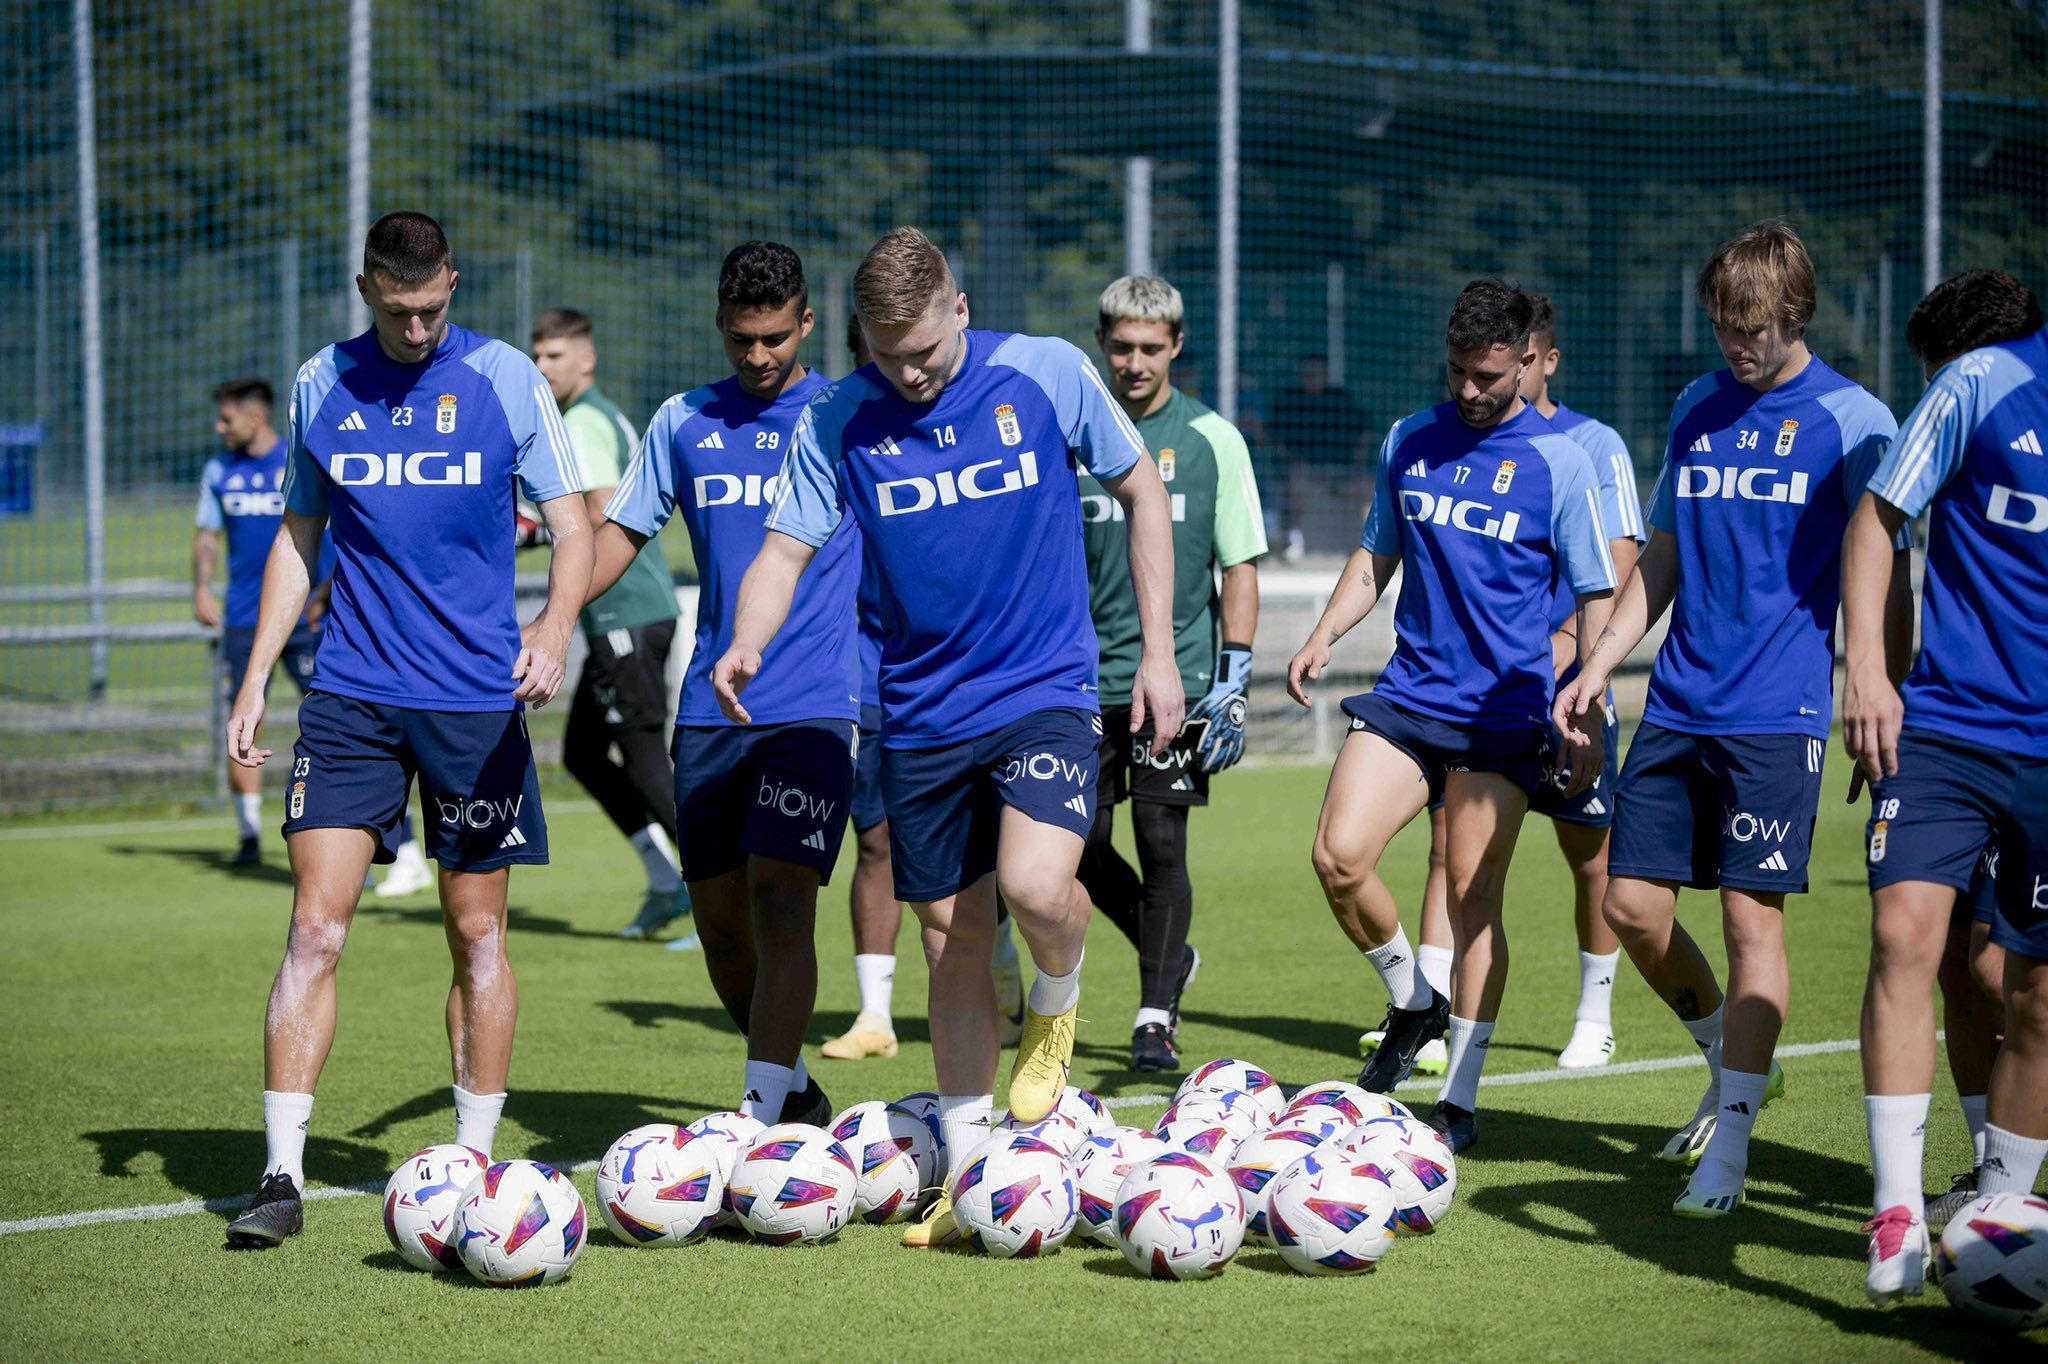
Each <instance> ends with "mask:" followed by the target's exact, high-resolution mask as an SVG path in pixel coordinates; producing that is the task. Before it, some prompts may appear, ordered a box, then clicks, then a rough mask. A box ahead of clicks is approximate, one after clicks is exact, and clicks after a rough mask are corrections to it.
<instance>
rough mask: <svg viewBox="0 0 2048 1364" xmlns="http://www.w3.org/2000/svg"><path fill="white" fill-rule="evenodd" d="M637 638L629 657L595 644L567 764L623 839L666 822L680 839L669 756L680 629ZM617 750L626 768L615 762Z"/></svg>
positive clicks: (659, 627)
mask: <svg viewBox="0 0 2048 1364" xmlns="http://www.w3.org/2000/svg"><path fill="white" fill-rule="evenodd" d="M630 633H631V636H632V641H633V648H632V650H631V651H630V652H629V653H627V654H626V655H625V656H624V657H620V656H619V654H618V653H617V652H616V651H615V650H614V649H613V648H612V644H611V640H610V637H609V636H605V635H600V636H598V637H597V638H595V639H593V640H591V641H590V654H589V657H588V658H586V659H585V661H584V664H583V674H582V676H581V677H579V678H578V679H577V682H576V697H575V699H574V700H573V701H571V702H570V703H569V718H568V721H567V723H566V724H565V725H564V727H563V730H562V766H564V767H566V768H568V769H569V775H570V776H572V777H574V778H576V780H577V781H579V782H581V783H583V787H584V789H585V790H587V791H589V792H590V794H591V797H592V798H593V799H594V800H596V801H597V803H598V805H599V806H601V807H602V808H603V810H604V812H605V814H606V815H607V816H609V817H610V819H611V821H612V823H614V824H616V825H618V826H619V832H620V833H622V834H625V835H627V836H628V837H631V836H632V835H634V834H637V833H639V832H640V831H641V830H642V829H644V828H646V827H647V826H648V825H650V824H658V825H660V826H661V829H662V832H664V833H666V834H667V835H668V836H669V838H670V839H671V840H673V839H674V838H675V834H676V772H675V768H674V767H673V766H672V765H671V764H670V762H669V756H668V739H669V714H668V687H667V683H666V681H665V680H664V675H665V673H666V665H667V662H668V651H669V646H670V642H671V640H672V639H673V638H674V636H675V623H674V622H673V621H662V622H660V623H657V624H655V625H643V626H641V627H639V628H638V629H636V630H633V631H631V632H630ZM613 715H616V716H617V717H618V718H617V719H616V720H613V719H612V718H611V717H612V716H613ZM615 744H616V745H617V746H618V750H619V759H620V761H618V762H614V761H612V756H611V750H612V746H613V745H615Z"/></svg>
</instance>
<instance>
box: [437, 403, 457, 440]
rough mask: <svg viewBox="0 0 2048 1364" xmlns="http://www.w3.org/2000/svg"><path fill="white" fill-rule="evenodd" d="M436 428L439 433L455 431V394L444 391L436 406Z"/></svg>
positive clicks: (444, 433) (445, 433) (449, 433)
mask: <svg viewBox="0 0 2048 1364" xmlns="http://www.w3.org/2000/svg"><path fill="white" fill-rule="evenodd" d="M434 430H435V432H436V433H437V434H439V435H443V436H446V435H451V434H453V433H454V431H455V395H454V394H453V393H443V394H442V395H441V401H440V402H439V403H438V404H437V405H436V406H435V408H434Z"/></svg>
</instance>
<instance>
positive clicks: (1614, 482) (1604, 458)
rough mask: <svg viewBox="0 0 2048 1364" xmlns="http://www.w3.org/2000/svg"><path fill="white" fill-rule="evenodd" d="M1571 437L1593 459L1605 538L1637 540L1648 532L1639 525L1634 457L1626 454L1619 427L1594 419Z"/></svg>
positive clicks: (1639, 498)
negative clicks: (1605, 533)
mask: <svg viewBox="0 0 2048 1364" xmlns="http://www.w3.org/2000/svg"><path fill="white" fill-rule="evenodd" d="M1572 439H1573V440H1575V441H1577V442H1578V443H1579V444H1580V445H1582V446H1584V447H1585V450H1586V453H1587V455H1589V456H1591V458H1592V460H1593V478H1594V480H1595V481H1596V482H1597V483H1598V484H1599V485H1600V519H1601V520H1602V521H1603V522H1605V523H1606V526H1607V538H1608V539H1610V540H1634V541H1635V542H1636V543H1637V544H1641V543H1642V542H1643V541H1644V540H1646V539H1648V538H1649V535H1648V533H1647V532H1646V531H1645V530H1644V529H1643V503H1642V497H1641V495H1640V494H1639V493H1637V491H1636V468H1635V461H1633V460H1631V459H1630V458H1629V456H1628V443H1627V442H1626V441H1624V440H1622V438H1621V433H1620V432H1619V431H1616V430H1615V429H1614V428H1613V427H1611V426H1609V425H1607V423H1605V422H1596V421H1589V422H1587V423H1586V424H1585V425H1583V426H1581V427H1579V429H1578V430H1576V431H1574V432H1572Z"/></svg>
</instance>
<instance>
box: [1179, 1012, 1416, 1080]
mask: <svg viewBox="0 0 2048 1364" xmlns="http://www.w3.org/2000/svg"><path fill="white" fill-rule="evenodd" d="M1181 1017H1182V1018H1183V1019H1184V1020H1185V1021H1187V1022H1189V1023H1196V1024H1200V1025H1201V1026H1203V1027H1205V1028H1222V1029H1225V1030H1226V1031H1229V1032H1240V1033H1247V1034H1250V1035H1252V1036H1255V1037H1264V1038H1268V1039H1270V1040H1271V1041H1274V1042H1279V1043H1281V1044H1283V1045H1285V1046H1290V1047H1300V1048H1302V1049H1303V1050H1305V1051H1321V1052H1333V1053H1335V1054H1337V1055H1339V1056H1344V1057H1349V1058H1356V1057H1357V1055H1358V1034H1359V1031H1360V1028H1359V1025H1358V1024H1356V1023H1338V1022H1333V1021H1331V1020H1330V1019H1326V1018H1301V1017H1297V1016H1290V1015H1284V1014H1219V1013H1210V1012H1208V1011H1206V1010H1203V1011H1200V1012H1194V1011H1190V1012H1188V1013H1184V1014H1182V1015H1181ZM1371 1021H1372V1022H1373V1023H1374V1024H1375V1025H1377V1023H1378V1022H1379V1020H1378V1019H1373V1020H1371ZM1198 1064H1199V1063H1198ZM1352 1064H1354V1065H1356V1064H1357V1062H1356V1060H1355V1059H1354V1060H1353V1061H1352ZM1318 1078H1328V1077H1326V1076H1325V1077H1318Z"/></svg>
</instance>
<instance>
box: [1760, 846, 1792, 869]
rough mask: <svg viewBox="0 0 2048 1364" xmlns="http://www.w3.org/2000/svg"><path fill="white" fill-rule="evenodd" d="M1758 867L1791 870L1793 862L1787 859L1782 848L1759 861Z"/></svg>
mask: <svg viewBox="0 0 2048 1364" xmlns="http://www.w3.org/2000/svg"><path fill="white" fill-rule="evenodd" d="M1756 869H1757V870H1758V871H1790V870H1792V867H1791V864H1789V863H1788V862H1786V861H1785V854H1784V852H1783V850H1782V849H1781V850H1780V851H1778V852H1774V853H1772V854H1771V855H1770V856H1769V857H1766V858H1765V859H1764V860H1763V861H1761V862H1759V863H1757V864H1756Z"/></svg>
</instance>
